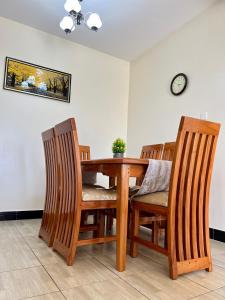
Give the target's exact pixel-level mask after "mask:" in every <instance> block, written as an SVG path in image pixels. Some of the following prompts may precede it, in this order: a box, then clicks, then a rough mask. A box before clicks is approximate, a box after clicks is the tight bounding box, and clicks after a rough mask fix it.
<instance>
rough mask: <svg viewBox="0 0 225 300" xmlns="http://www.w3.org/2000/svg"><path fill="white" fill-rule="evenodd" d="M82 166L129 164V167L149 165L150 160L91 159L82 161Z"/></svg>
mask: <svg viewBox="0 0 225 300" xmlns="http://www.w3.org/2000/svg"><path fill="white" fill-rule="evenodd" d="M81 164H82V165H103V164H125V165H126V164H127V165H148V164H149V160H148V159H141V158H129V157H124V158H104V159H91V160H82V161H81Z"/></svg>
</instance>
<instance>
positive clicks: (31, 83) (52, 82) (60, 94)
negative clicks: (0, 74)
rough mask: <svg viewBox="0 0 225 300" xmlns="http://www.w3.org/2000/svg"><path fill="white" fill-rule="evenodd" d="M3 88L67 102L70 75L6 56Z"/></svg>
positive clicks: (68, 100) (68, 98) (68, 99)
mask: <svg viewBox="0 0 225 300" xmlns="http://www.w3.org/2000/svg"><path fill="white" fill-rule="evenodd" d="M4 89H7V90H11V91H16V92H20V93H26V94H32V95H35V96H40V97H46V98H51V99H55V100H59V101H63V102H68V103H69V102H70V90H71V75H70V74H68V73H64V72H60V71H56V70H52V69H49V68H45V67H41V66H38V65H34V64H31V63H27V62H24V61H21V60H17V59H14V58H10V57H6V65H5V78H4Z"/></svg>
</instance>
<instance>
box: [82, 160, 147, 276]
mask: <svg viewBox="0 0 225 300" xmlns="http://www.w3.org/2000/svg"><path fill="white" fill-rule="evenodd" d="M148 164H149V161H148V160H147V159H137V158H109V159H94V160H86V161H82V162H81V166H82V171H83V172H85V171H86V172H96V173H102V174H103V175H107V176H109V177H116V178H117V203H118V206H117V215H116V218H117V219H116V221H117V225H116V241H117V247H116V268H117V270H118V271H119V272H123V271H124V270H125V268H126V247H127V220H128V199H129V178H130V177H140V176H141V175H143V174H145V172H146V169H147V166H148Z"/></svg>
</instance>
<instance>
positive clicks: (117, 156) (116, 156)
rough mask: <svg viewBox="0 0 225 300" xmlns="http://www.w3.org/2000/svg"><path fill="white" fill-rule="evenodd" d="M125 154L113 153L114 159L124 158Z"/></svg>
mask: <svg viewBox="0 0 225 300" xmlns="http://www.w3.org/2000/svg"><path fill="white" fill-rule="evenodd" d="M123 157H124V153H113V158H123Z"/></svg>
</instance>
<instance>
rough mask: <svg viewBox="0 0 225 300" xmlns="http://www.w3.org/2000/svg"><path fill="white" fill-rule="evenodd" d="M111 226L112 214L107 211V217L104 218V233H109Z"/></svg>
mask: <svg viewBox="0 0 225 300" xmlns="http://www.w3.org/2000/svg"><path fill="white" fill-rule="evenodd" d="M112 227H113V214H112V213H111V212H109V213H108V214H107V219H106V233H107V234H111V233H112Z"/></svg>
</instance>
